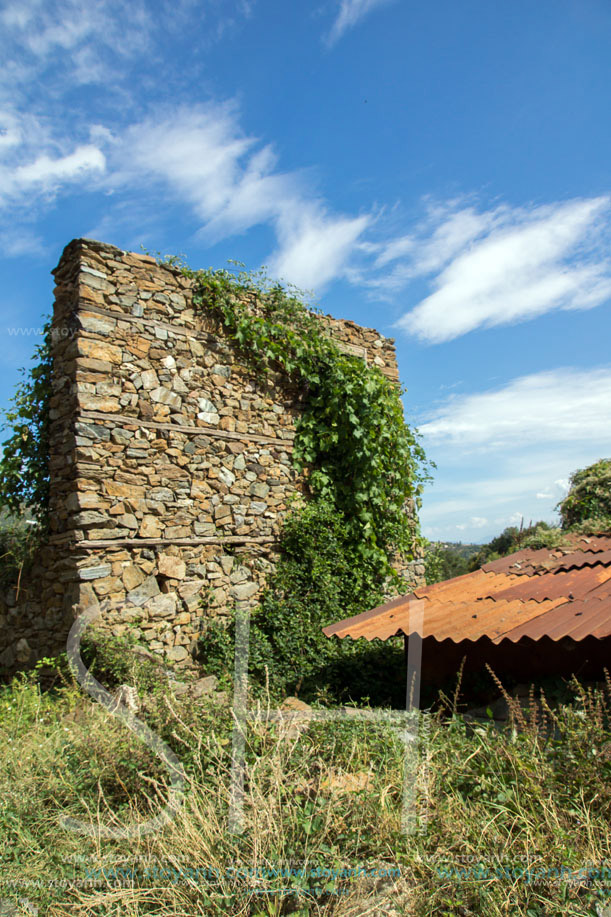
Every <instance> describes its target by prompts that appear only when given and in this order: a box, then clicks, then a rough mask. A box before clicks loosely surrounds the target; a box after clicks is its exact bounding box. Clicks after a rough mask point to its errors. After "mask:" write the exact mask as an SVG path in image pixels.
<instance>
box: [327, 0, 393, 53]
mask: <svg viewBox="0 0 611 917" xmlns="http://www.w3.org/2000/svg"><path fill="white" fill-rule="evenodd" d="M390 2H392V0H341V2H340V6H339V11H338V14H337V18H336V19H335V22H334V23H333V25H332V27H331V31H330V32H329V34H328V35H327V36H326V38H325V42H326V44H327V45H328V46H329V47H331V46H332V45H334V44H335V42H336V41H339V39H340V38H341V37H342V35H343V34H344V32H347V31H348V29H352V28H353V27H354V26H355V25H356V24H357V23H358V22H360V21H361V20H362V19H364V18H365V16H368V15H369V13H371V12H372V11H373V10H375V9H377V8H378V7H380V6H385V5H386V4H387V3H390Z"/></svg>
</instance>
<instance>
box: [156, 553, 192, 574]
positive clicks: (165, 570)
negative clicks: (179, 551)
mask: <svg viewBox="0 0 611 917" xmlns="http://www.w3.org/2000/svg"><path fill="white" fill-rule="evenodd" d="M157 564H158V568H159V572H160V573H161V575H162V576H169V577H170V578H171V579H184V578H185V576H186V573H187V567H186V564H185V563H184V561H182V560H179V559H178V557H172V556H171V555H170V554H160V555H159V557H158V560H157Z"/></svg>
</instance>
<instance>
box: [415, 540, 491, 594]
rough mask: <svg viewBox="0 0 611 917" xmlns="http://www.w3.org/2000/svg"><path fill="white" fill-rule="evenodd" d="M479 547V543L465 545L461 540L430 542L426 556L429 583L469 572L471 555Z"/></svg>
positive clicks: (439, 581)
mask: <svg viewBox="0 0 611 917" xmlns="http://www.w3.org/2000/svg"><path fill="white" fill-rule="evenodd" d="M477 548H478V545H463V544H462V543H461V542H459V543H454V542H449V543H444V542H439V541H435V542H431V543H429V545H428V546H427V548H426V551H425V556H424V562H425V571H426V573H425V576H426V582H427V585H429V586H430V585H431V584H432V583H441V582H443V580H446V579H453V578H454V577H455V576H462V575H463V573H468V572H469V557H470V555H471V554H472V553H473V552H474V551H476V550H477Z"/></svg>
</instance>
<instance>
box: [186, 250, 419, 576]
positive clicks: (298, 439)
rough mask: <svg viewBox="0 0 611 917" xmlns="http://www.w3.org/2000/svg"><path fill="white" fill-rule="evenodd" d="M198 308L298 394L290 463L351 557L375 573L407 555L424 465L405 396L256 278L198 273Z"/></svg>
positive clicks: (285, 293)
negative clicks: (341, 528)
mask: <svg viewBox="0 0 611 917" xmlns="http://www.w3.org/2000/svg"><path fill="white" fill-rule="evenodd" d="M182 272H183V274H184V275H185V276H187V277H189V278H190V279H191V280H192V281H193V286H194V292H193V302H194V305H195V306H196V308H199V309H200V310H202V311H204V312H206V314H208V315H211V314H212V315H213V316H214V317H215V318H216V320H217V322H218V324H219V325H220V326H221V327H222V328H223V329H224V331H225V333H226V334H227V336H228V337H229V338H231V339H232V340H233V341H235V342H236V344H237V345H238V347H239V348H240V351H241V353H242V354H243V355H244V357H245V358H246V359H247V360H248V361H249V362H250V364H251V365H252V366H253V367H255V368H256V369H257V370H258V371H259V372H261V373H266V372H269V371H270V370H274V369H275V370H277V369H280V370H282V371H283V372H284V373H285V374H286V376H287V377H288V378H289V379H291V380H293V381H295V382H297V383H299V384H300V385H302V386H303V387H304V390H305V392H306V398H305V408H304V411H303V414H302V416H301V417H300V419H299V420H298V422H297V426H296V436H295V443H294V452H293V457H294V462H295V464H296V466H297V468H298V470H300V471H306V472H307V474H308V485H309V489H310V492H311V494H312V496H313V497H314V498H317V499H320V500H324V501H325V502H327V503H329V504H330V505H332V506H334V507H335V508H336V509H337V510H338V511H339V512H341V513H342V515H343V516H344V520H345V525H346V527H347V533H348V537H349V538H350V540H351V542H352V543H353V546H354V547H355V549H356V551H357V552H358V553H359V554H360V555H361V556H362V557H363V559H367V561H368V563H370V564H373V566H374V568H376V569H377V570H378V571H379V573H380V574H383V575H386V576H388V575H393V567H392V561H393V558H395V557H396V556H401V555H403V556H407V557H411V556H412V553H413V550H414V547H415V544H416V541H417V537H418V520H417V517H416V514H415V512H414V513H410V512H407V511H406V507H408V506H409V505H410V504H411V505H412V506H413V507H414V509H417V508H418V507H419V505H420V494H421V491H422V486H423V484H424V483H425V482H426V481H427V480H429V479H430V474H429V470H428V469H429V466H428V465H427V462H426V457H425V454H424V451H423V449H422V447H421V445H420V443H419V441H418V438H417V435H416V433H415V432H414V431H413V430H411V429H410V427H409V426H408V424H407V423H406V422H405V420H404V417H403V406H402V403H401V389H400V388H399V386H397V385H396V384H395V383H393V382H392V381H391V380H389V379H388V378H387V377H386V376H385V375H384V374H383V373H382V372H381V371H380V370H379V369H378V367H377V366H375V365H367V364H366V363H365V362H364V360H362V359H360V358H359V357H356V356H353V355H351V354H345V353H343V352H342V351H340V350H339V348H338V347H337V345H336V344H335V343H334V341H333V340H332V338H331V337H330V335H329V331H328V326H327V323H326V322H325V320H324V317H323V316H322V315H321V314H320V312H319V311H317V310H314V309H312V308H311V307H307V306H306V305H305V304H304V303H303V301H302V299H301V298H300V295H299V294H298V292H297V291H295V290H292V289H288V290H287V289H285V288H284V287H282V286H281V285H280V284H277V283H271V282H269V281H268V280H267V278H266V277H265V275H264V274H263V273H262V272H257V273H256V274H251V273H246V272H244V271H231V270H212V269H210V270H207V271H204V270H199V271H194V270H191V269H190V268H189V267H187V266H185V265H182Z"/></svg>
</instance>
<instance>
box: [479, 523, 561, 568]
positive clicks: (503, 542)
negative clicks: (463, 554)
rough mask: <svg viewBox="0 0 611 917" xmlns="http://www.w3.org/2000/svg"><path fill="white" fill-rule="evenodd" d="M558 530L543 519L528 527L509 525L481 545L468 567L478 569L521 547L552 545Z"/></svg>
mask: <svg viewBox="0 0 611 917" xmlns="http://www.w3.org/2000/svg"><path fill="white" fill-rule="evenodd" d="M556 532H557V530H556V529H554V528H552V526H550V525H549V524H548V523H547V522H543V521H542V520H540V521H539V522H535V523H532V522H531V523H530V524H529V525H527V526H526V528H524V527H523V526H521V527H520V528H518V527H517V526H515V525H509V526H507V528H505V529H503V531H502V532H501V534H500V535H497V536H496V538H493V539H492V541H489V542H488V544H484V545H482V546H481V548H480V550H479V551H478V552H477V553H476V554H474V555H473V557H472V558H471V560H470V562H469V566H468V569H469V571H473V570H478V569H479V568H480V567H482V566H483V565H484V564H488V563H490V562H491V561H493V560H497V559H498V558H499V557H506V556H507V554H513V553H514V552H515V551H519V550H520V549H521V548H525V547H530V548H543V547H548V546H551V544H552V543H553V541H554V539H555V538H556V537H557V536H556Z"/></svg>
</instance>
